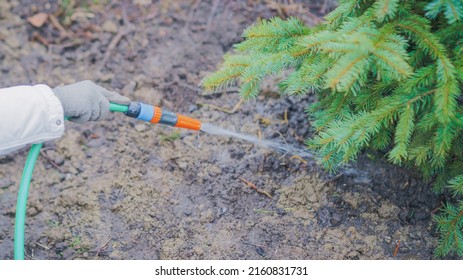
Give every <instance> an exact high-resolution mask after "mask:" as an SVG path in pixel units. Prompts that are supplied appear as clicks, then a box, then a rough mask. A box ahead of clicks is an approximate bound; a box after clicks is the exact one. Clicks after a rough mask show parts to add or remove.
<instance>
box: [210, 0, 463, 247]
mask: <svg viewBox="0 0 463 280" xmlns="http://www.w3.org/2000/svg"><path fill="white" fill-rule="evenodd" d="M243 37H244V40H243V42H241V43H239V44H236V45H235V46H234V51H233V52H232V53H231V54H228V55H226V56H225V57H224V63H223V65H222V66H221V68H220V69H219V70H218V71H217V72H215V73H212V74H210V75H209V76H207V77H206V78H205V79H204V80H203V81H202V86H203V88H204V89H205V92H206V93H207V92H212V91H216V90H219V89H221V88H223V87H227V86H228V85H230V84H231V83H234V82H235V81H238V82H239V85H240V95H241V96H242V98H244V99H246V100H248V99H252V98H255V97H256V96H257V95H258V94H259V90H260V85H261V82H262V80H263V79H264V78H265V77H267V76H270V75H277V74H280V73H282V71H283V70H285V69H288V70H289V73H290V74H287V76H285V78H284V80H283V81H282V82H281V83H280V84H279V87H280V89H281V93H282V94H283V95H306V94H316V96H317V100H318V101H317V102H316V103H314V104H312V105H311V106H310V107H309V108H308V110H307V111H308V113H309V118H310V120H311V125H312V127H313V129H314V136H313V138H311V139H309V140H307V145H308V147H309V148H310V149H312V150H314V151H316V153H317V155H318V158H319V161H320V163H321V164H323V165H324V166H325V167H326V168H327V169H329V170H336V167H338V166H339V165H340V164H343V163H346V162H348V161H351V160H355V159H356V157H357V156H358V155H359V153H360V152H361V151H362V150H363V149H365V148H367V147H369V148H373V149H376V150H380V151H383V152H384V153H386V154H387V158H388V160H389V161H391V162H392V163H394V164H399V165H403V166H409V167H412V166H414V167H416V168H418V169H420V170H421V171H422V173H423V175H424V177H425V178H426V179H429V180H433V181H434V186H435V187H434V190H435V191H436V192H442V191H444V190H445V189H446V188H445V187H446V186H447V187H448V188H447V189H448V190H449V191H450V192H451V193H452V194H453V195H454V196H456V197H457V199H458V201H459V202H457V203H456V204H446V205H444V206H443V210H442V211H441V213H440V214H439V215H436V216H435V221H436V223H437V230H438V231H439V233H440V242H439V245H438V247H437V248H436V250H435V254H436V256H444V255H446V254H449V253H457V254H458V255H460V256H461V255H463V201H462V200H461V197H462V195H463V137H462V129H463V106H462V102H461V101H462V99H461V98H462V97H461V94H462V84H463V0H432V1H413V0H409V1H398V0H376V1H373V0H342V1H339V6H338V7H337V8H336V9H335V10H334V11H333V12H331V13H330V14H328V15H327V16H326V17H325V21H324V22H322V23H321V24H319V25H317V26H314V27H309V26H306V25H305V24H304V23H303V22H302V21H300V20H298V19H297V18H289V19H286V20H282V19H280V18H272V19H268V20H265V19H263V20H258V21H257V23H255V24H254V25H252V26H250V27H249V28H247V29H246V30H245V31H244V33H243ZM288 70H287V71H284V73H288Z"/></svg>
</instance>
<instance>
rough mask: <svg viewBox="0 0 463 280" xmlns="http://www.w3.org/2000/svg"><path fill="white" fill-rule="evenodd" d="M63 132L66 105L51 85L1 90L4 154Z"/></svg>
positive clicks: (0, 148)
mask: <svg viewBox="0 0 463 280" xmlns="http://www.w3.org/2000/svg"><path fill="white" fill-rule="evenodd" d="M63 133H64V114H63V106H62V105H61V102H60V101H59V99H58V98H57V97H56V96H55V94H54V93H53V91H52V90H51V89H50V88H49V87H48V86H46V85H35V86H16V87H10V88H4V89H0V155H3V154H6V153H9V152H11V151H14V150H17V149H19V148H21V147H23V146H25V145H27V144H35V143H40V142H43V141H47V140H52V139H56V138H59V137H61V136H62V135H63Z"/></svg>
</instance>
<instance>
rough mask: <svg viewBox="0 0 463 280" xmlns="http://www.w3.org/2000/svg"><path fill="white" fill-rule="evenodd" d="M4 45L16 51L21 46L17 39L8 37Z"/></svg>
mask: <svg viewBox="0 0 463 280" xmlns="http://www.w3.org/2000/svg"><path fill="white" fill-rule="evenodd" d="M5 43H6V44H7V45H8V46H10V47H11V48H13V49H17V48H19V47H20V46H21V43H20V42H19V40H18V38H16V37H15V36H8V37H7V38H6V39H5Z"/></svg>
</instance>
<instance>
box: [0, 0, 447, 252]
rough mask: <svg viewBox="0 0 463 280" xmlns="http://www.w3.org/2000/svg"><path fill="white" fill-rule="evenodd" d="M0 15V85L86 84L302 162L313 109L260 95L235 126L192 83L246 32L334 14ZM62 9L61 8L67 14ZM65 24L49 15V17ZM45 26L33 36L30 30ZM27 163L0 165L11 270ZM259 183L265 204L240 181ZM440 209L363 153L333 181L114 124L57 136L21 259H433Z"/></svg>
mask: <svg viewBox="0 0 463 280" xmlns="http://www.w3.org/2000/svg"><path fill="white" fill-rule="evenodd" d="M78 2H79V3H80V5H77V6H78V7H77V6H73V5H72V3H73V2H72V1H71V5H69V6H67V7H65V6H63V5H59V3H58V2H57V1H51V0H40V1H31V0H19V1H18V0H6V1H1V2H0V62H1V63H0V68H1V74H0V75H1V78H0V86H2V87H6V86H14V85H19V84H37V83H45V84H48V85H50V86H57V85H60V84H68V83H72V82H75V81H79V80H84V79H90V80H93V81H95V82H97V83H99V84H101V85H102V86H105V87H107V88H109V89H112V90H115V91H118V92H121V93H122V94H124V95H126V96H128V97H130V98H131V99H133V100H141V101H143V102H145V103H150V104H154V105H161V106H163V107H165V108H168V109H171V110H173V111H175V112H178V113H182V114H185V115H189V116H192V117H195V118H198V119H200V120H202V121H203V122H208V123H212V124H214V125H217V126H220V127H224V128H227V129H230V130H234V131H239V132H243V133H248V134H251V135H256V136H257V135H262V137H264V138H265V139H275V138H278V139H280V140H281V139H282V138H284V141H286V142H288V143H290V144H292V145H294V146H297V147H303V142H304V139H307V138H308V137H310V135H311V133H310V128H309V123H308V121H307V119H306V115H305V114H304V109H305V107H306V106H307V104H309V103H310V102H311V101H313V100H312V97H306V98H303V99H295V98H279V97H278V94H277V93H276V92H275V88H274V87H273V86H270V85H271V83H269V86H267V87H265V88H264V92H263V94H262V95H261V96H260V97H259V98H258V99H257V100H256V101H253V102H250V103H247V104H242V105H241V106H240V107H239V109H238V110H237V111H236V112H234V113H231V112H226V110H221V109H220V108H225V109H231V108H233V107H234V106H235V105H236V104H237V103H238V102H239V96H238V95H237V94H236V93H234V92H233V90H231V92H222V93H217V94H214V95H211V96H202V95H201V94H200V93H201V90H200V89H199V88H198V86H197V85H198V84H199V82H200V81H201V79H202V78H204V76H205V75H206V74H207V73H209V72H212V71H214V69H216V67H217V66H218V65H219V64H220V62H221V61H222V56H223V54H224V53H226V52H227V51H229V50H230V48H231V46H232V45H233V44H234V43H237V42H239V41H240V35H241V33H242V30H243V29H244V28H245V27H246V26H249V25H250V24H252V23H253V22H254V21H255V20H256V19H257V18H259V17H261V18H269V17H272V16H275V15H277V16H288V15H294V16H298V17H300V18H301V19H303V20H304V21H305V22H306V23H308V24H315V23H316V22H317V21H319V20H320V16H321V15H322V14H324V13H326V11H328V9H330V8H331V7H330V6H331V1H328V5H325V6H323V5H322V2H326V1H304V2H305V3H304V4H301V3H299V2H298V1H251V0H248V1H217V0H213V1H200V0H192V1H151V0H135V1H78ZM63 8H64V9H63ZM60 11H61V12H60ZM38 12H45V13H47V14H55V16H56V18H57V20H58V22H59V24H56V23H54V22H53V19H52V18H49V19H48V20H47V22H46V23H45V24H44V25H43V26H42V27H40V28H36V27H33V26H32V25H31V24H29V23H28V22H27V21H26V18H28V17H30V16H33V15H35V14H37V13H38ZM26 155H27V150H22V151H19V152H16V153H14V154H10V155H8V156H4V157H0V259H11V258H12V257H13V228H14V213H15V204H16V197H17V188H18V184H19V180H20V176H21V172H22V167H23V164H24V162H25V159H26ZM243 179H244V180H246V181H248V182H251V183H253V184H255V186H256V187H257V188H258V189H259V190H261V191H265V192H267V193H268V194H270V196H266V195H264V194H263V193H259V192H256V191H255V190H254V189H252V188H251V187H249V185H247V184H246V183H244V182H243ZM441 201H442V198H440V197H438V196H436V195H434V194H433V193H432V191H431V190H430V187H429V185H428V184H427V183H424V182H423V181H421V180H420V179H419V176H418V174H415V173H413V171H407V170H404V169H401V168H398V167H394V166H392V165H389V164H387V163H386V162H385V160H383V159H382V157H381V155H375V154H371V153H369V152H365V154H364V155H363V156H362V157H361V158H360V159H359V160H358V162H357V163H353V164H351V165H350V166H348V167H346V168H344V169H343V170H341V172H340V173H338V174H333V175H329V174H325V173H323V170H321V169H320V168H319V167H317V166H316V164H315V163H314V162H312V161H310V160H309V161H308V160H306V159H301V158H298V157H292V156H290V155H281V154H277V153H275V152H273V151H271V150H266V149H263V148H261V147H258V146H254V145H252V144H249V143H246V142H242V141H240V140H236V139H229V138H223V137H219V136H209V135H205V134H204V133H199V134H198V133H195V132H191V131H185V130H178V129H173V128H170V127H163V126H156V125H150V124H145V123H141V122H138V121H136V120H133V119H129V118H127V117H125V116H123V115H121V114H118V113H114V114H111V115H110V117H109V118H108V119H107V120H105V121H102V122H99V123H88V124H83V125H78V124H73V123H66V133H65V135H64V137H63V138H61V139H59V140H56V141H51V142H47V143H45V145H44V148H43V152H42V154H41V156H40V157H39V160H38V162H37V165H36V168H35V171H34V176H33V181H32V185H31V190H30V195H29V200H28V210H27V214H28V217H27V224H26V257H27V258H28V259H432V258H433V248H435V246H436V244H437V238H436V234H435V228H434V227H435V225H434V224H433V223H432V213H434V212H435V211H434V210H435V209H436V208H438V207H439V205H441Z"/></svg>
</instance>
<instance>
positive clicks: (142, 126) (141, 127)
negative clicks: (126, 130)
mask: <svg viewBox="0 0 463 280" xmlns="http://www.w3.org/2000/svg"><path fill="white" fill-rule="evenodd" d="M147 128H148V127H147V126H146V124H144V123H138V124H136V125H135V130H136V131H137V132H143V131H146V129H147Z"/></svg>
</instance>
